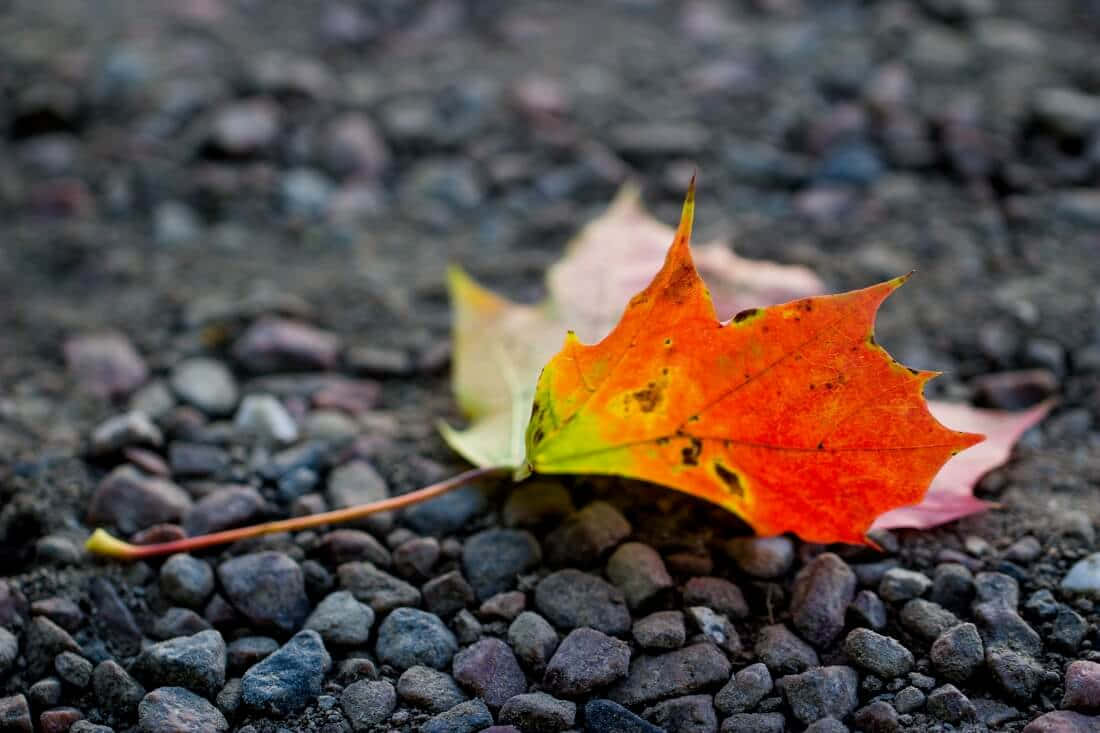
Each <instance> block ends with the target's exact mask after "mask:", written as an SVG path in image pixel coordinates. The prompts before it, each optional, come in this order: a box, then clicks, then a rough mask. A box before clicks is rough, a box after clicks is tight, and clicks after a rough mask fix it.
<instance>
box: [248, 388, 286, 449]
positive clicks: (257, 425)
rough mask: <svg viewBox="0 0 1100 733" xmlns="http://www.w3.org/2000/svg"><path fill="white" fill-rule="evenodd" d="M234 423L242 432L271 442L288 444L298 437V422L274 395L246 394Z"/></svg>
mask: <svg viewBox="0 0 1100 733" xmlns="http://www.w3.org/2000/svg"><path fill="white" fill-rule="evenodd" d="M233 424H234V425H235V426H236V427H237V429H238V430H240V431H241V432H243V433H247V434H249V435H254V436H256V437H258V438H260V439H261V440H263V441H265V442H269V443H282V444H287V443H293V442H294V441H296V440H297V439H298V425H297V423H295V422H294V418H292V417H291V416H290V413H289V412H287V410H286V408H285V407H283V403H282V402H280V401H279V400H278V398H277V397H275V396H274V395H269V394H251V395H246V396H245V398H244V399H243V400H241V406H240V407H238V408H237V415H236V416H235V417H234V418H233Z"/></svg>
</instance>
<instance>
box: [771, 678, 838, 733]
mask: <svg viewBox="0 0 1100 733" xmlns="http://www.w3.org/2000/svg"><path fill="white" fill-rule="evenodd" d="M776 687H777V688H778V689H779V690H780V692H782V693H783V697H785V698H786V700H787V704H788V705H789V706H790V708H791V712H792V713H794V716H795V717H796V718H798V719H799V720H801V721H802V723H803V724H805V725H809V724H810V723H813V722H814V721H815V720H820V719H821V718H824V717H828V716H831V717H834V718H837V719H838V720H840V719H843V718H845V717H847V716H848V715H849V714H850V713H851V712H852V711H853V710H855V709H856V706H857V705H858V704H859V675H858V674H856V671H855V670H854V669H852V668H851V667H842V666H833V667H814V668H813V669H809V670H807V671H805V672H803V673H801V674H796V675H788V676H786V677H780V678H779V679H778V680H777V681H776Z"/></svg>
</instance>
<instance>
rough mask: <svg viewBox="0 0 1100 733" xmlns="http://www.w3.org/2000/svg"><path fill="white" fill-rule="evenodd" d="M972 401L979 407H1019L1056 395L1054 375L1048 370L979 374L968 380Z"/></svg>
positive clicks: (1029, 405) (1057, 384)
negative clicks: (972, 391) (972, 388)
mask: <svg viewBox="0 0 1100 733" xmlns="http://www.w3.org/2000/svg"><path fill="white" fill-rule="evenodd" d="M971 384H972V385H973V387H974V398H975V401H976V402H977V403H978V404H979V405H981V406H983V407H994V408H997V409H1000V410H1022V409H1023V408H1025V407H1031V406H1032V405H1035V404H1038V403H1040V402H1042V401H1043V400H1045V399H1046V398H1047V397H1050V396H1051V395H1053V394H1056V393H1057V392H1058V390H1059V389H1060V386H1059V381H1058V377H1057V376H1055V374H1054V373H1053V372H1051V371H1050V370H1048V369H1026V370H1021V371H1012V372H998V373H995V374H983V375H981V376H979V377H975V378H974V379H973V380H971Z"/></svg>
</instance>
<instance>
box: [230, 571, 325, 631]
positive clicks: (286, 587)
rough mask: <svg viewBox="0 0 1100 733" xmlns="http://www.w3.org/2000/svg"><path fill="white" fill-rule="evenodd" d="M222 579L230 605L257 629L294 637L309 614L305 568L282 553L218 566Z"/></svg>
mask: <svg viewBox="0 0 1100 733" xmlns="http://www.w3.org/2000/svg"><path fill="white" fill-rule="evenodd" d="M218 579H219V580H220V581H221V585H222V589H223V590H224V591H225V595H226V597H227V598H228V599H229V602H230V603H232V604H233V607H234V608H236V609H237V611H239V612H240V613H241V614H243V615H244V616H245V617H246V618H247V619H248V620H249V622H251V623H252V624H253V625H254V626H256V627H257V628H260V629H274V630H277V631H279V632H282V633H284V634H286V633H291V632H293V631H296V630H297V629H299V628H301V626H302V622H303V621H305V619H306V616H307V615H308V614H309V609H310V603H309V597H308V596H307V595H306V588H305V577H304V576H303V574H302V568H301V566H299V565H298V563H296V562H294V560H292V559H290V557H288V556H287V555H285V554H283V553H281V552H258V553H252V554H248V555H241V556H240V557H235V558H233V559H231V560H226V561H225V562H223V563H222V564H221V565H219V566H218Z"/></svg>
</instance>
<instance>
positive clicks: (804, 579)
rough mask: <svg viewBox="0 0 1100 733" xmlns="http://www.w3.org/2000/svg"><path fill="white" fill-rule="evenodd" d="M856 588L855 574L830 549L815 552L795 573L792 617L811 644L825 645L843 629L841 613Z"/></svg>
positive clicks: (846, 606)
mask: <svg viewBox="0 0 1100 733" xmlns="http://www.w3.org/2000/svg"><path fill="white" fill-rule="evenodd" d="M855 591H856V576H855V573H853V572H852V569H851V568H849V567H848V566H847V565H846V564H845V562H844V561H843V560H841V559H840V558H839V557H837V556H836V555H834V554H833V553H831V552H826V553H824V554H821V555H818V556H817V557H815V558H814V559H813V560H811V561H810V562H809V563H808V564H807V565H806V566H805V567H804V568H802V570H800V571H799V572H798V574H797V575H796V576H795V580H794V586H793V588H792V590H791V621H792V623H793V624H794V626H795V628H796V629H798V631H799V633H801V634H802V636H803V637H804V638H805V639H806V640H807V641H808V642H810V643H811V644H813V645H814V646H824V645H826V644H828V643H829V642H831V641H832V640H833V639H835V638H836V637H837V635H838V634H839V633H840V632H841V631H842V630H843V629H844V613H845V611H846V610H847V608H848V604H849V603H851V602H852V598H853V596H854V595H855Z"/></svg>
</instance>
